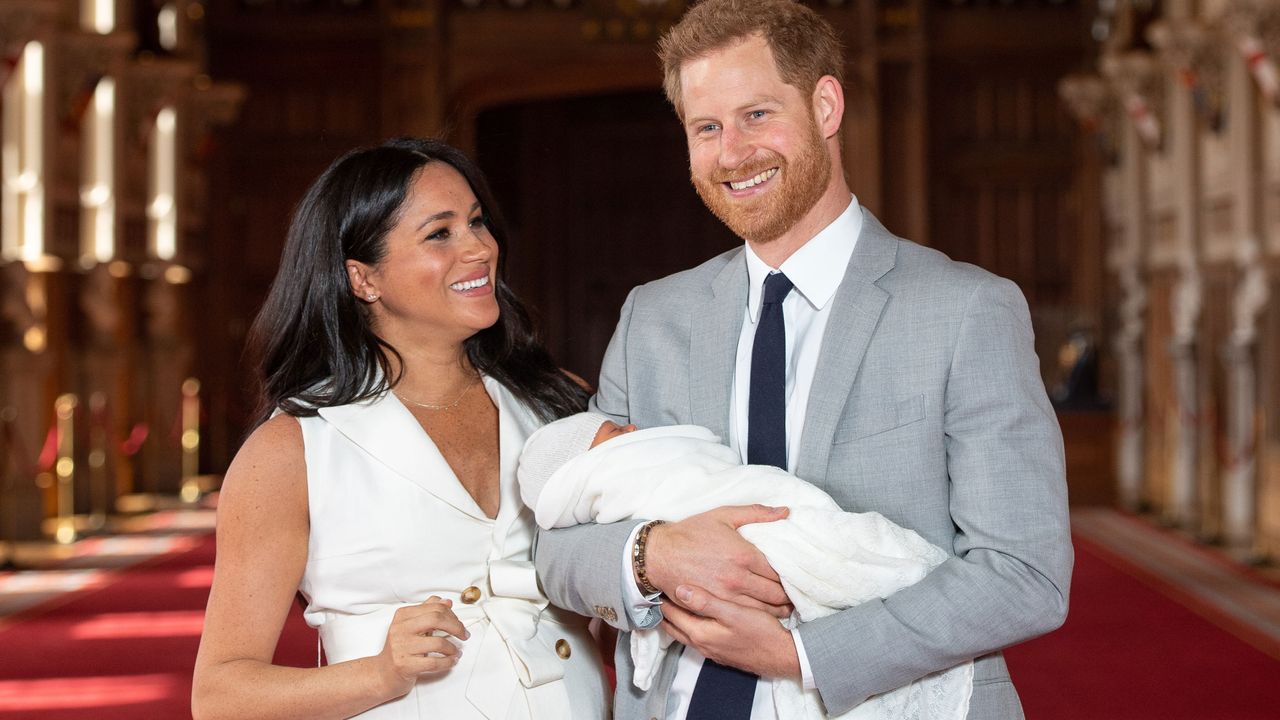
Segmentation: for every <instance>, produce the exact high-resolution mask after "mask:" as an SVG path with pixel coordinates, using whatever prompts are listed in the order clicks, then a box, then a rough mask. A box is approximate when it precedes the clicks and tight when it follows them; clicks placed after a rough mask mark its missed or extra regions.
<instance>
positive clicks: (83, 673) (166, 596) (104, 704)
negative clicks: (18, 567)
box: [0, 535, 316, 720]
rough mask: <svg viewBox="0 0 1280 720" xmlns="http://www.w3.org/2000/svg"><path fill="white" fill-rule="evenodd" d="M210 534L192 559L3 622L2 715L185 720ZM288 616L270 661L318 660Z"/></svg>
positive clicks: (163, 563) (150, 568) (164, 560)
mask: <svg viewBox="0 0 1280 720" xmlns="http://www.w3.org/2000/svg"><path fill="white" fill-rule="evenodd" d="M213 555H214V541H213V536H212V535H208V536H205V537H204V538H201V542H200V544H199V545H198V546H197V547H196V548H195V549H194V550H191V551H189V552H185V553H182V554H179V555H174V556H169V557H161V558H157V559H155V560H152V561H149V562H145V563H142V564H140V565H137V566H134V567H132V568H130V569H128V570H126V571H123V572H121V573H119V574H118V575H114V576H112V579H113V580H114V581H113V582H112V581H108V583H107V584H106V585H105V586H104V587H101V588H98V589H94V590H87V591H84V592H80V593H72V594H71V595H67V596H64V597H61V598H58V599H55V600H53V601H50V602H47V603H45V604H44V605H41V606H38V607H35V608H32V609H31V610H28V611H25V612H22V613H19V614H18V615H16V616H14V617H13V618H4V619H0V718H6V719H8V718H40V719H41V720H62V719H64V718H65V719H66V720H72V719H74V720H86V719H89V718H91V719H92V720H150V719H152V718H156V719H162V718H163V719H167V718H189V717H191V700H190V697H191V671H192V668H193V667H194V666H195V659H196V647H197V645H198V644H199V641H200V628H201V624H202V621H203V615H204V606H205V602H206V600H207V599H208V596H209V582H210V580H212V578H213ZM315 653H316V641H315V633H314V632H312V631H311V629H310V628H308V627H306V625H304V624H303V623H302V613H301V610H298V609H295V611H294V612H293V614H292V616H291V617H290V622H289V624H288V625H287V626H286V627H285V631H284V635H283V637H282V638H281V643H280V648H279V650H278V651H277V655H276V659H277V662H280V663H283V664H288V665H297V666H308V665H311V664H313V663H315Z"/></svg>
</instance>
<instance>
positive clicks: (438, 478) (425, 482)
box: [319, 392, 488, 521]
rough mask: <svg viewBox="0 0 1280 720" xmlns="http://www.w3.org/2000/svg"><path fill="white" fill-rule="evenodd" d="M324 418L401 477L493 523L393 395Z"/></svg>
mask: <svg viewBox="0 0 1280 720" xmlns="http://www.w3.org/2000/svg"><path fill="white" fill-rule="evenodd" d="M319 412H320V417H322V418H324V419H325V420H326V421H328V422H329V424H331V425H333V427H334V428H335V429H337V431H338V432H340V433H342V435H343V436H344V437H346V438H347V439H348V440H350V441H351V442H353V443H355V444H356V445H358V446H359V447H360V448H362V449H363V450H365V451H366V452H368V453H369V455H370V456H372V457H373V458H374V459H376V460H378V461H379V462H381V463H382V464H383V465H386V466H387V467H388V468H390V469H391V470H392V471H394V472H395V473H396V474H397V475H400V476H401V477H403V478H404V479H406V480H408V481H409V482H411V483H413V484H415V485H417V486H418V487H420V488H422V489H423V490H426V491H427V492H429V493H431V494H432V495H434V496H436V497H437V498H439V499H440V500H442V501H444V502H446V503H448V504H449V505H452V506H453V507H454V508H457V509H458V510H460V511H461V512H463V513H465V514H467V515H470V516H471V517H474V518H476V519H478V520H485V521H488V518H487V517H486V516H485V514H484V512H483V511H482V510H481V509H480V506H479V505H477V504H476V501H475V500H474V499H472V497H471V495H470V494H469V493H467V491H466V489H464V488H463V487H462V483H460V482H458V478H457V476H455V475H454V473H453V468H451V467H449V463H447V462H446V461H445V459H444V456H443V455H441V454H440V450H439V449H438V448H436V446H435V443H433V442H431V438H429V437H428V436H427V434H426V433H425V432H424V431H423V430H422V426H421V425H419V424H418V421H417V420H415V419H414V418H413V415H412V414H411V413H410V412H409V411H408V409H406V408H405V406H404V405H402V404H401V403H400V400H399V399H398V398H396V396H395V394H394V393H392V392H385V393H383V394H382V395H380V396H378V397H377V398H374V399H372V400H367V401H365V402H360V403H351V404H348V405H339V406H336V407H328V408H320V411H319Z"/></svg>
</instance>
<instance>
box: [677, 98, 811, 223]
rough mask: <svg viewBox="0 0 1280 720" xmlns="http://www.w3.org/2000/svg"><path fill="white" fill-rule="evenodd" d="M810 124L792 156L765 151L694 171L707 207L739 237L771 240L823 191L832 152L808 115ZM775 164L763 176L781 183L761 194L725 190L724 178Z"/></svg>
mask: <svg viewBox="0 0 1280 720" xmlns="http://www.w3.org/2000/svg"><path fill="white" fill-rule="evenodd" d="M809 128H810V130H811V131H812V132H811V134H810V139H809V142H808V143H806V144H805V145H804V146H803V147H802V148H801V149H800V152H799V153H798V154H797V155H796V156H795V159H794V160H793V161H791V162H788V161H787V160H786V159H785V158H783V157H782V156H781V155H778V154H777V153H775V152H772V151H768V152H765V153H763V154H762V155H759V156H757V157H756V158H753V159H752V160H751V161H750V162H748V163H747V164H744V165H743V166H741V167H739V168H736V169H734V170H732V171H726V170H717V171H716V172H715V173H714V174H713V175H712V176H711V177H710V178H704V177H697V176H696V175H695V176H693V186H694V188H695V189H696V190H697V191H698V195H699V196H701V197H702V202H703V203H705V204H706V206H707V209H709V210H710V211H711V212H712V213H713V214H715V216H716V217H718V218H720V222H723V223H724V224H725V225H727V226H729V229H730V230H732V231H733V232H734V233H735V234H737V235H738V237H741V238H742V239H744V240H747V241H749V242H753V243H767V242H772V241H773V240H777V239H778V238H779V237H781V236H782V235H783V233H785V232H787V231H788V230H790V229H791V228H792V227H795V225H796V223H798V222H800V219H801V218H803V217H804V216H805V214H806V213H808V212H809V211H810V210H811V209H813V206H814V205H815V204H817V202H818V199H819V198H821V197H822V193H823V192H825V191H826V189H827V181H828V180H829V176H830V174H831V157H830V154H829V153H828V152H827V144H826V142H824V141H823V138H822V135H821V133H819V132H818V127H817V123H814V122H812V121H811V122H810V125H809ZM774 167H776V168H778V173H777V174H776V175H774V176H773V177H772V178H770V179H769V180H768V181H767V182H770V183H781V184H780V185H779V187H776V188H773V189H771V190H770V191H768V192H766V193H765V195H764V196H762V197H757V198H751V199H749V200H735V199H734V198H732V197H730V196H729V195H728V193H726V192H725V188H724V185H723V183H726V182H728V181H729V180H745V179H747V178H752V177H755V176H756V175H759V174H760V173H762V172H765V171H766V170H768V169H770V168H774Z"/></svg>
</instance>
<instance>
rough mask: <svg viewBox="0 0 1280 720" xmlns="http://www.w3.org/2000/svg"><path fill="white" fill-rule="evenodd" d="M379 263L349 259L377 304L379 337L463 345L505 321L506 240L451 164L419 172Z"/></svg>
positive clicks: (359, 289) (363, 290)
mask: <svg viewBox="0 0 1280 720" xmlns="http://www.w3.org/2000/svg"><path fill="white" fill-rule="evenodd" d="M386 243H387V253H386V256H385V257H384V258H383V259H382V261H381V262H379V263H378V264H377V265H376V266H372V267H370V266H368V265H365V264H363V263H359V262H356V261H354V260H352V261H348V262H347V269H348V275H349V276H350V277H351V282H352V288H353V290H354V291H355V292H356V296H357V297H358V298H359V299H361V300H364V301H365V302H369V295H370V294H373V295H374V296H375V297H376V299H375V300H374V301H372V303H371V304H372V310H373V313H374V318H375V321H374V324H375V328H376V329H377V332H378V334H379V335H382V336H383V337H384V338H386V339H387V340H388V341H390V342H392V344H395V340H396V339H400V340H408V341H410V342H425V343H428V344H435V343H439V342H442V341H443V342H449V343H461V342H462V341H463V340H466V339H467V338H469V337H471V336H472V335H474V334H475V333H477V332H479V331H480V330H483V329H485V328H487V327H489V326H491V325H493V324H494V323H495V322H497V321H498V300H497V297H496V296H495V295H494V283H495V282H497V270H498V244H497V242H496V241H495V240H494V239H493V236H492V235H490V234H489V228H488V227H487V226H486V225H485V218H484V213H483V210H482V208H481V207H480V203H479V201H477V200H476V196H475V193H473V192H472V191H471V186H470V185H468V184H467V181H466V179H464V178H463V177H462V174H461V173H459V172H458V171H457V170H455V169H454V168H453V167H452V166H450V165H448V164H446V163H443V162H432V163H429V164H427V165H425V166H424V167H423V168H422V169H421V170H419V171H418V175H417V177H416V178H415V179H414V181H413V183H412V184H411V186H410V188H409V193H408V194H407V196H406V198H405V201H404V205H403V206H402V207H401V208H400V217H399V220H398V221H397V222H396V225H395V227H393V228H392V229H391V231H390V232H388V233H387V237H386Z"/></svg>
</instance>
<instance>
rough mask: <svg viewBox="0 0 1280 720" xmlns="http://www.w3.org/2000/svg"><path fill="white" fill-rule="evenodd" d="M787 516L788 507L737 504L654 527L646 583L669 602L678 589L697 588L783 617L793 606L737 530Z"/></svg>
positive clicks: (776, 576) (774, 574)
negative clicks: (658, 591)
mask: <svg viewBox="0 0 1280 720" xmlns="http://www.w3.org/2000/svg"><path fill="white" fill-rule="evenodd" d="M787 513H788V510H787V508H773V507H767V506H764V505H741V506H732V507H721V508H716V509H715V510H709V511H707V512H704V513H701V514H699V515H694V516H692V517H688V518H685V519H684V520H681V521H680V522H675V523H667V524H663V525H656V526H654V528H653V530H652V531H650V533H649V540H648V547H647V549H646V551H645V553H646V561H645V566H646V572H647V575H648V578H649V582H651V583H653V585H654V587H656V588H658V589H659V590H661V591H662V592H663V593H664V594H665V595H667V597H673V595H672V593H674V592H675V589H676V588H677V587H679V586H680V585H694V584H696V585H697V587H701V588H706V590H707V591H709V592H710V593H711V594H712V595H715V596H716V597H717V598H720V599H722V600H729V601H731V602H734V603H737V604H739V605H743V606H746V607H749V608H755V609H757V610H760V611H763V612H767V613H769V614H770V615H773V616H774V617H777V618H785V617H787V616H789V615H790V614H791V605H790V600H788V598H787V593H786V591H785V590H783V589H782V583H781V582H780V581H779V580H778V574H777V573H775V572H774V571H773V568H772V567H770V566H769V561H768V560H766V559H765V557H764V555H763V554H761V552H760V551H759V550H757V549H756V548H755V546H754V545H752V544H751V543H749V542H747V541H746V540H743V539H742V536H741V535H739V534H738V528H739V527H741V526H743V525H749V524H751V523H760V522H773V521H775V520H781V519H783V518H785V517H786V516H787ZM775 624H776V623H775Z"/></svg>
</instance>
